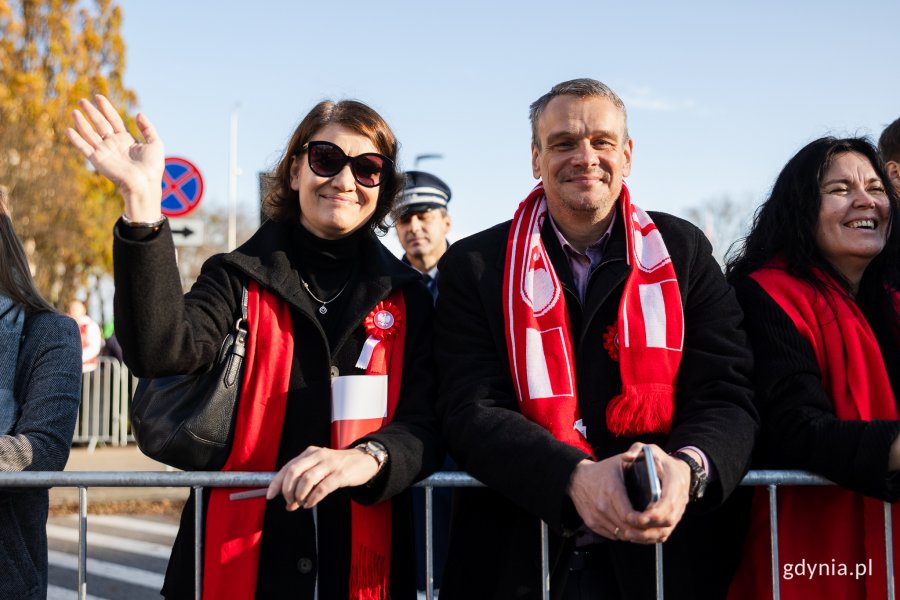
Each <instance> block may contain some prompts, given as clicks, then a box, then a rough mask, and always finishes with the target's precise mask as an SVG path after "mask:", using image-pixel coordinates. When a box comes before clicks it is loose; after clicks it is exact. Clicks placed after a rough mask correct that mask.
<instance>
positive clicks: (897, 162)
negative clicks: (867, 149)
mask: <svg viewBox="0 0 900 600" xmlns="http://www.w3.org/2000/svg"><path fill="white" fill-rule="evenodd" d="M878 152H879V153H880V154H881V160H882V161H884V168H885V171H887V176H888V179H890V180H891V183H892V184H893V186H894V189H895V190H897V191H898V193H900V119H897V120H895V121H894V122H893V123H891V124H890V125H888V126H887V127H885V128H884V131H882V132H881V137H879V138H878Z"/></svg>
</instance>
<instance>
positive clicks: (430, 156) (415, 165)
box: [413, 154, 444, 170]
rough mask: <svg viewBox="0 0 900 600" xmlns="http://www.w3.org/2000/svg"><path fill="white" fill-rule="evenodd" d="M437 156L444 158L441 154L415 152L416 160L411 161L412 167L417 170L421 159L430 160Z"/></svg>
mask: <svg viewBox="0 0 900 600" xmlns="http://www.w3.org/2000/svg"><path fill="white" fill-rule="evenodd" d="M437 158H444V155H443V154H417V155H416V160H415V162H413V168H415V169H416V170H418V169H419V163H420V162H422V161H423V160H432V159H437Z"/></svg>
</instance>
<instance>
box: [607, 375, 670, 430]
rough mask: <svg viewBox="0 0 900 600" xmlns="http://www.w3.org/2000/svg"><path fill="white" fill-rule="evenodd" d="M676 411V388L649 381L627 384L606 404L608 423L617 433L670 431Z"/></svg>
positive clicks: (610, 428)
mask: <svg viewBox="0 0 900 600" xmlns="http://www.w3.org/2000/svg"><path fill="white" fill-rule="evenodd" d="M674 412H675V388H674V387H672V386H671V385H665V384H659V383H646V384H636V385H623V386H622V393H621V394H619V395H618V396H616V397H614V398H613V399H612V400H610V402H609V404H608V405H607V407H606V426H607V427H608V428H609V430H610V431H611V432H612V433H613V434H614V435H617V436H634V435H643V434H647V433H669V430H671V428H672V417H673V415H674Z"/></svg>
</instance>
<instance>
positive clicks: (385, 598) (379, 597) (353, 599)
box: [350, 547, 390, 600]
mask: <svg viewBox="0 0 900 600" xmlns="http://www.w3.org/2000/svg"><path fill="white" fill-rule="evenodd" d="M350 564H351V568H350V600H390V592H389V591H388V580H387V573H386V557H385V556H384V555H383V554H379V553H377V552H375V551H374V550H372V549H371V548H366V547H357V548H354V549H353V560H352V561H351V563H350Z"/></svg>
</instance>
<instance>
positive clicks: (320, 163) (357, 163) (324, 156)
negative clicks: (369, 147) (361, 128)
mask: <svg viewBox="0 0 900 600" xmlns="http://www.w3.org/2000/svg"><path fill="white" fill-rule="evenodd" d="M300 151H301V152H306V157H307V160H308V161H309V168H310V169H311V170H312V172H313V173H315V174H316V175H318V176H319V177H334V176H335V175H337V174H338V173H340V172H341V169H343V168H344V165H346V164H347V163H350V171H351V172H352V173H353V178H354V179H355V180H356V183H358V184H359V185H361V186H364V187H378V186H379V185H381V182H382V181H383V180H384V177H385V175H386V174H385V170H388V173H389V172H390V171H389V170H390V169H391V166H392V165H393V164H394V161H392V160H391V159H390V158H388V157H387V156H384V155H383V154H378V153H377V152H366V153H365V154H360V155H359V156H347V155H346V154H344V151H343V150H341V149H340V147H339V146H337V145H335V144H332V143H331V142H307V143H306V144H303V147H302V148H301V149H300Z"/></svg>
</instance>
